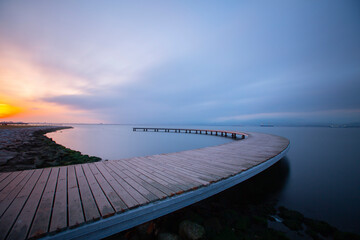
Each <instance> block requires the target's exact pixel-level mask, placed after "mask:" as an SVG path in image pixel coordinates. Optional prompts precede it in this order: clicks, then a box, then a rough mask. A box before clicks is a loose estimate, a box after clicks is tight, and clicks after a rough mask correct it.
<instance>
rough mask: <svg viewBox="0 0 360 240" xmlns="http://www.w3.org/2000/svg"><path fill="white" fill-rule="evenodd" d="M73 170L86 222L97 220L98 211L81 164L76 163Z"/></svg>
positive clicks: (98, 216)
mask: <svg viewBox="0 0 360 240" xmlns="http://www.w3.org/2000/svg"><path fill="white" fill-rule="evenodd" d="M75 170H76V177H77V180H78V184H79V189H80V196H81V201H82V205H83V208H84V215H85V219H86V221H87V222H89V221H94V220H97V219H99V218H100V212H99V209H98V207H97V205H96V203H95V200H94V196H93V195H92V192H91V190H90V187H89V183H88V181H87V179H86V177H85V174H84V171H83V169H82V166H81V165H76V166H75Z"/></svg>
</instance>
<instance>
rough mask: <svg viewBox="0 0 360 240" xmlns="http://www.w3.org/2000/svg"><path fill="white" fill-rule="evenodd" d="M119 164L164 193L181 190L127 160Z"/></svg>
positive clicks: (168, 193)
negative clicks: (135, 166)
mask: <svg viewBox="0 0 360 240" xmlns="http://www.w3.org/2000/svg"><path fill="white" fill-rule="evenodd" d="M120 162H121V164H122V165H123V166H124V167H125V168H126V169H127V170H129V171H130V172H132V173H133V174H135V175H136V176H138V177H139V178H141V179H142V180H143V181H146V182H148V183H149V184H151V185H152V186H154V187H155V188H157V189H159V190H160V191H162V192H163V193H165V194H166V195H168V196H170V195H174V194H175V193H176V192H182V190H181V189H179V188H178V187H176V186H172V185H171V184H169V183H168V182H166V181H164V180H162V179H161V178H158V177H156V176H155V175H149V174H148V173H147V172H146V171H143V170H142V169H141V168H134V166H133V165H132V164H129V162H125V161H119V163H120Z"/></svg>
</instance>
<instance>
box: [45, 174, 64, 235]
mask: <svg viewBox="0 0 360 240" xmlns="http://www.w3.org/2000/svg"><path fill="white" fill-rule="evenodd" d="M67 212H68V211H67V167H60V169H59V175H58V179H57V186H56V191H55V200H54V207H53V211H52V216H51V222H50V228H49V231H50V232H54V231H60V230H62V229H64V228H66V227H67V221H68V216H67Z"/></svg>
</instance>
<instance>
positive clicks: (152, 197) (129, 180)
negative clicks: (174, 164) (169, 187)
mask: <svg viewBox="0 0 360 240" xmlns="http://www.w3.org/2000/svg"><path fill="white" fill-rule="evenodd" d="M115 162H116V161H108V162H107V163H105V164H106V166H107V167H109V168H111V169H113V170H114V172H116V174H118V175H119V176H120V177H121V178H122V179H123V180H124V181H125V182H127V183H128V184H129V185H130V186H132V187H133V188H135V189H136V190H137V191H138V192H139V193H140V194H141V195H142V196H143V197H145V198H146V199H147V200H148V201H155V200H157V199H158V197H156V196H155V195H154V194H153V193H151V192H150V191H149V190H147V189H146V188H144V187H143V186H142V185H140V184H139V183H137V182H136V181H134V180H133V179H132V178H130V177H129V176H127V175H126V174H125V173H124V172H122V171H121V170H120V169H119V166H117V165H115Z"/></svg>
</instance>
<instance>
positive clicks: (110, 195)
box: [89, 163, 127, 212]
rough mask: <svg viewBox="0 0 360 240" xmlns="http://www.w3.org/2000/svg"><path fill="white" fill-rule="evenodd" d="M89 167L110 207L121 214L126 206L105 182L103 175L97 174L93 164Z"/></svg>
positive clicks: (97, 171)
mask: <svg viewBox="0 0 360 240" xmlns="http://www.w3.org/2000/svg"><path fill="white" fill-rule="evenodd" d="M89 167H90V169H91V171H92V173H93V174H94V176H95V178H96V180H97V182H98V183H99V185H100V187H101V189H102V190H103V192H104V193H105V195H106V197H107V199H108V200H109V202H110V203H111V205H112V207H113V208H114V209H115V211H116V212H121V211H124V210H125V209H127V206H126V204H125V203H124V202H123V201H122V200H121V198H120V197H119V195H118V194H117V193H116V191H115V190H114V189H113V188H112V187H111V186H110V184H109V183H108V182H107V181H106V180H105V178H104V177H103V175H102V174H101V173H100V172H99V170H98V169H97V167H96V166H95V164H93V163H90V164H89Z"/></svg>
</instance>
